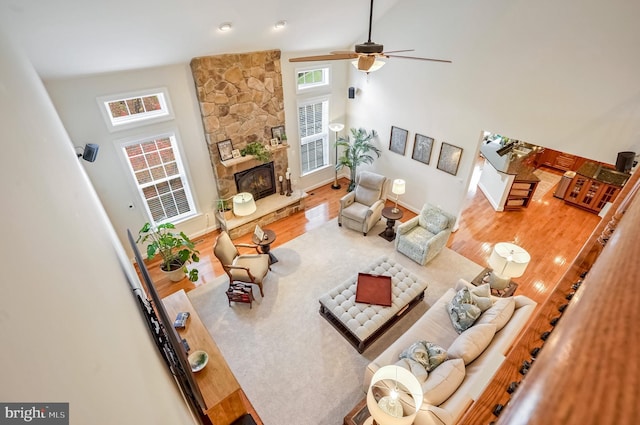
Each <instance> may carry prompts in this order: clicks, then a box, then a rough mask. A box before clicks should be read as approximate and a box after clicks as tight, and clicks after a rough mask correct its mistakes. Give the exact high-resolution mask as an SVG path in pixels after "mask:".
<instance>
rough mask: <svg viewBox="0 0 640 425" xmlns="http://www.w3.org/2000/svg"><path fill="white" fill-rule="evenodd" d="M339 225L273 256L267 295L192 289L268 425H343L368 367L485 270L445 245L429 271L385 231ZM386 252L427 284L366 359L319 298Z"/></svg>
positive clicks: (217, 285)
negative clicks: (447, 295) (459, 284)
mask: <svg viewBox="0 0 640 425" xmlns="http://www.w3.org/2000/svg"><path fill="white" fill-rule="evenodd" d="M384 227H385V226H384V223H383V221H380V223H378V224H377V225H376V227H375V228H374V229H372V231H371V232H369V235H368V236H366V237H365V236H363V235H362V234H361V233H359V232H356V231H353V230H349V229H346V228H341V227H338V224H337V221H336V219H334V220H332V221H330V222H328V223H326V224H324V225H322V226H321V227H319V228H317V229H314V230H312V231H311V232H309V233H306V234H304V235H302V236H300V237H298V238H296V239H294V240H292V241H290V242H288V243H286V244H284V245H282V246H280V247H278V248H275V249H273V251H272V252H273V253H274V255H275V256H276V257H277V258H278V259H279V262H278V263H276V264H274V265H273V266H272V271H271V273H270V274H269V275H268V276H267V279H266V280H265V282H264V293H265V296H264V298H261V297H260V294H259V291H258V290H257V289H256V290H254V293H255V294H256V299H257V301H256V302H255V303H254V304H253V308H252V309H250V308H249V305H248V304H232V306H231V307H229V306H228V304H227V297H226V295H225V294H224V291H225V290H226V288H227V284H228V282H227V279H226V277H224V278H219V279H216V280H215V281H213V282H211V283H207V284H206V285H204V286H202V287H199V288H197V289H195V290H193V291H191V292H189V298H190V299H191V301H192V303H193V305H194V306H195V308H196V310H197V311H198V314H199V315H200V317H201V319H202V321H203V323H204V324H205V326H207V328H208V330H209V332H210V333H211V335H212V336H213V339H214V340H215V342H216V344H217V345H218V347H219V348H220V350H221V351H222V354H223V355H224V357H225V358H226V359H227V362H228V363H229V366H230V367H231V369H232V371H233V373H234V374H235V376H236V378H237V379H238V381H239V382H240V385H241V386H242V388H243V390H244V391H245V393H246V394H247V396H248V397H249V400H250V401H251V403H252V404H253V405H254V407H255V409H256V411H257V412H258V414H259V415H260V417H261V418H262V420H263V421H264V423H265V424H266V425H284V424H294V423H295V424H309V425H337V424H341V423H342V420H343V418H344V416H345V415H346V414H347V413H349V411H350V410H351V409H352V408H353V407H354V406H355V405H356V404H357V403H358V402H359V401H360V400H361V399H362V398H363V397H364V396H365V393H364V392H363V387H362V385H363V378H364V369H365V366H366V365H367V364H368V363H369V362H370V361H371V360H372V359H374V358H375V357H376V356H377V355H378V354H380V353H381V352H382V351H383V350H384V349H385V348H386V347H388V346H389V345H390V344H391V343H392V342H393V341H394V340H395V339H397V338H398V336H399V335H401V334H402V332H404V331H405V330H406V329H408V328H409V327H410V326H411V324H413V323H414V322H415V321H416V320H417V318H418V317H420V316H421V315H422V314H423V313H424V312H425V311H426V310H427V309H428V308H429V306H430V305H432V304H433V302H434V301H435V300H437V299H438V298H439V297H440V296H441V295H442V294H443V293H444V292H445V291H446V290H447V289H448V288H450V287H453V286H454V285H455V283H456V281H457V279H458V278H460V277H462V278H465V279H467V280H471V279H473V278H474V277H475V276H476V275H477V274H478V273H480V272H481V271H482V269H483V267H482V266H480V265H478V264H475V263H473V262H471V261H470V260H467V259H466V258H464V257H462V256H461V255H459V254H457V253H456V252H454V251H452V250H450V249H447V248H445V249H444V251H443V252H441V253H440V254H439V255H438V256H437V257H436V258H435V259H434V260H433V261H432V262H431V263H429V264H428V265H427V266H426V267H422V266H419V265H418V264H416V263H414V262H413V261H412V260H410V259H409V258H407V257H405V256H403V255H402V254H400V253H397V252H396V251H395V249H394V244H393V242H387V241H386V240H384V239H383V238H381V237H380V236H378V233H380V232H382V230H384ZM382 255H388V256H389V257H391V258H394V259H395V260H396V261H398V262H400V263H401V264H403V265H404V266H405V267H407V268H409V269H410V270H412V271H413V272H414V273H416V274H417V275H418V276H419V277H421V278H423V279H425V280H426V281H427V282H429V286H428V288H427V291H426V296H425V300H424V301H423V302H422V303H420V304H418V305H417V306H416V307H415V308H414V309H413V310H412V311H411V312H410V313H409V314H408V315H407V316H405V317H404V318H402V319H401V320H400V321H398V323H396V324H395V325H394V326H393V327H392V328H391V329H389V330H388V331H387V332H386V333H385V334H384V335H383V336H382V337H381V338H380V339H378V340H377V341H376V342H375V343H373V344H372V345H371V346H370V347H369V348H368V349H367V350H366V351H365V352H364V353H363V354H359V353H358V352H357V351H356V349H355V348H354V347H353V346H352V345H351V344H349V342H347V340H346V339H345V338H344V337H343V336H342V335H341V334H340V333H338V332H337V331H336V330H335V329H334V328H333V327H332V326H331V325H330V324H329V322H327V321H326V320H325V319H324V318H323V317H322V316H320V314H319V313H318V309H319V303H318V298H319V297H320V295H322V294H323V293H325V292H327V291H328V290H330V289H331V288H333V287H335V286H337V285H338V284H340V283H341V282H342V281H343V280H345V279H347V278H348V277H349V276H352V275H354V274H356V273H357V272H358V271H359V270H361V269H362V268H363V267H364V266H366V265H367V264H369V263H371V262H373V261H375V260H376V259H377V258H379V257H380V256H382Z"/></svg>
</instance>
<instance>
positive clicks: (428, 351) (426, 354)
mask: <svg viewBox="0 0 640 425" xmlns="http://www.w3.org/2000/svg"><path fill="white" fill-rule="evenodd" d="M399 357H400V359H411V360H413V361H416V362H418V363H420V364H421V365H422V366H423V367H424V368H425V369H426V371H427V372H431V371H432V370H433V369H435V368H436V367H438V365H440V364H441V363H442V362H444V361H445V360H447V351H446V350H445V349H444V348H442V347H440V346H439V345H437V344H434V343H432V342H428V341H418V342H414V343H413V344H411V345H410V346H409V347H408V348H406V349H405V350H404V351H403V352H402V353H400V356H399Z"/></svg>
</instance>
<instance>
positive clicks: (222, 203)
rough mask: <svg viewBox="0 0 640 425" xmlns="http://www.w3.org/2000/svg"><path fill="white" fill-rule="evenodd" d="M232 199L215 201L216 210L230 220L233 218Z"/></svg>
mask: <svg viewBox="0 0 640 425" xmlns="http://www.w3.org/2000/svg"><path fill="white" fill-rule="evenodd" d="M232 199H233V198H227V199H218V200H217V201H216V203H217V209H218V212H219V213H220V215H222V216H223V217H224V219H225V220H231V219H232V218H233V203H232Z"/></svg>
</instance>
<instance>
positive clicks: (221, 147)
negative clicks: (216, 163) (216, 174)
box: [218, 139, 233, 161]
mask: <svg viewBox="0 0 640 425" xmlns="http://www.w3.org/2000/svg"><path fill="white" fill-rule="evenodd" d="M218 152H220V160H221V161H226V160H228V159H231V158H233V145H232V144H231V139H227V140H223V141H222V142H218Z"/></svg>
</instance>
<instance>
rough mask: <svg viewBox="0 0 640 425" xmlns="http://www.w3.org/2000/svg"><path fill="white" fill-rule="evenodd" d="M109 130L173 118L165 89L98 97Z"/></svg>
mask: <svg viewBox="0 0 640 425" xmlns="http://www.w3.org/2000/svg"><path fill="white" fill-rule="evenodd" d="M98 104H100V109H101V111H102V114H103V115H104V117H105V121H106V123H107V127H109V130H111V131H114V130H120V129H124V128H130V127H134V126H139V125H146V124H150V123H152V122H158V121H164V120H167V119H172V118H173V113H172V112H171V108H170V102H169V94H168V93H167V91H166V90H165V89H153V90H148V91H145V92H136V93H128V94H122V95H113V96H104V97H100V98H98Z"/></svg>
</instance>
